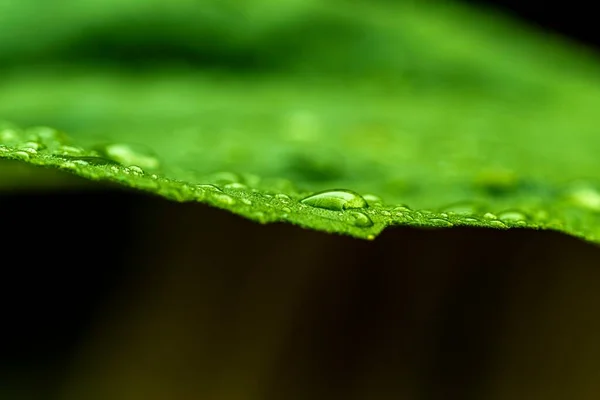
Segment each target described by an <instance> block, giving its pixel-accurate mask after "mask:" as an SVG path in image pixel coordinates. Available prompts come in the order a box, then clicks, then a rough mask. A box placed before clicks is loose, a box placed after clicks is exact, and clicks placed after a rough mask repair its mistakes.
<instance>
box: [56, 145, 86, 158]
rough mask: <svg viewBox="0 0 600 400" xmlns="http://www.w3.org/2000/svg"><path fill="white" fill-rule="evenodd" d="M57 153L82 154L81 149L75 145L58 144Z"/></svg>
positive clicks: (67, 154) (66, 154)
mask: <svg viewBox="0 0 600 400" xmlns="http://www.w3.org/2000/svg"><path fill="white" fill-rule="evenodd" d="M58 154H62V155H65V156H77V155H80V154H83V149H82V148H81V147H75V146H60V147H59V148H58Z"/></svg>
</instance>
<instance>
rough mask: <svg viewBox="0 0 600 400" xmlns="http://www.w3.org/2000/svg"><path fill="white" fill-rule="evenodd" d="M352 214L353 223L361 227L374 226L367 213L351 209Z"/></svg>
mask: <svg viewBox="0 0 600 400" xmlns="http://www.w3.org/2000/svg"><path fill="white" fill-rule="evenodd" d="M350 216H351V217H352V223H353V224H354V226H357V227H359V228H368V227H371V226H373V221H372V220H371V218H369V216H368V215H367V214H365V213H362V212H360V211H351V212H350Z"/></svg>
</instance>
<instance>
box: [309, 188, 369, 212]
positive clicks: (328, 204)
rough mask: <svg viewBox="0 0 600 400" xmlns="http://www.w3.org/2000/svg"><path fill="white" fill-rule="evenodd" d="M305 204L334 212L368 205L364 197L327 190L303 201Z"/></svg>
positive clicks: (353, 193)
mask: <svg viewBox="0 0 600 400" xmlns="http://www.w3.org/2000/svg"><path fill="white" fill-rule="evenodd" d="M301 202H302V203H303V204H306V205H309V206H312V207H316V208H323V209H326V210H332V211H342V210H347V209H353V208H367V207H368V204H367V202H366V201H365V199H363V198H362V196H361V195H360V194H358V193H356V192H353V191H351V190H346V189H335V190H325V191H323V192H319V193H315V194H313V195H310V196H308V197H306V198H304V199H302V200H301Z"/></svg>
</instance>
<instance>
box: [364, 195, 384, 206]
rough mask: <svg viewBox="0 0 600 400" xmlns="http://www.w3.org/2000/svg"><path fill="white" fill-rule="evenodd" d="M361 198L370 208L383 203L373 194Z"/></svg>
mask: <svg viewBox="0 0 600 400" xmlns="http://www.w3.org/2000/svg"><path fill="white" fill-rule="evenodd" d="M362 197H363V199H365V200H366V201H367V203H368V204H369V205H370V206H372V205H377V204H381V203H383V200H381V197H379V196H375V195H374V194H365V195H363V196H362Z"/></svg>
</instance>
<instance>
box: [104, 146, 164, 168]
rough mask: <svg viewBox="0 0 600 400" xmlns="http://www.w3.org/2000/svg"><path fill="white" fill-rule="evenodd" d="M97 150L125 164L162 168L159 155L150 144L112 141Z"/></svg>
mask: <svg viewBox="0 0 600 400" xmlns="http://www.w3.org/2000/svg"><path fill="white" fill-rule="evenodd" d="M96 150H97V151H98V152H99V153H100V154H101V155H102V156H103V157H106V158H109V159H111V160H113V161H116V162H118V163H119V164H122V165H125V166H131V165H136V166H138V167H140V168H143V169H150V170H156V169H158V168H160V161H159V160H158V157H157V156H156V154H155V153H154V151H152V149H150V148H149V147H148V146H145V145H141V144H132V143H110V144H107V145H104V146H99V147H97V148H96Z"/></svg>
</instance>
